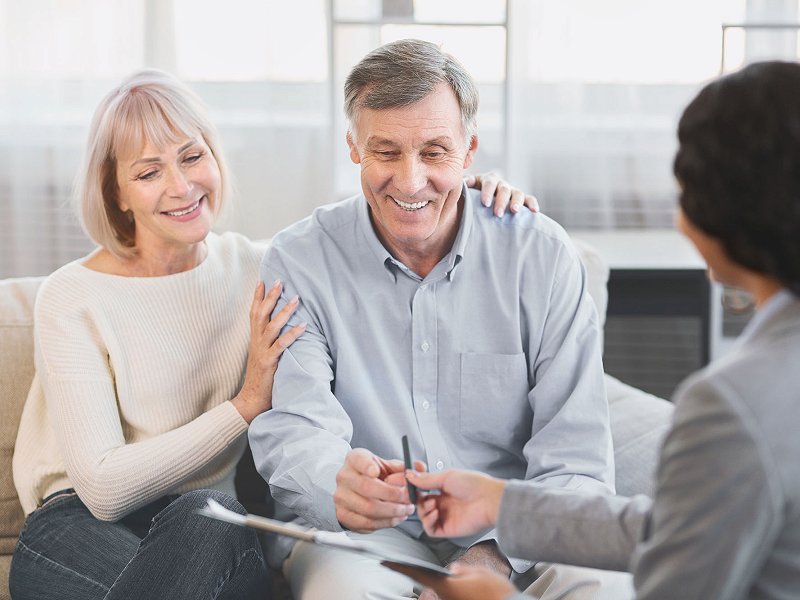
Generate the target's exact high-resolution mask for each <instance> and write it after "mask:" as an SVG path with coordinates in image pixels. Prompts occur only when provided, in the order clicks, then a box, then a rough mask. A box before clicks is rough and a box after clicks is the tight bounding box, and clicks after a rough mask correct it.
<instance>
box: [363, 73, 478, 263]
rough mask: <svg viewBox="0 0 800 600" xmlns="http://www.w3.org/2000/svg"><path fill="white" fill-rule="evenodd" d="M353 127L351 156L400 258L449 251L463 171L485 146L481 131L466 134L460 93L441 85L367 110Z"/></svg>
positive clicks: (382, 234) (376, 221)
mask: <svg viewBox="0 0 800 600" xmlns="http://www.w3.org/2000/svg"><path fill="white" fill-rule="evenodd" d="M353 129H354V131H353V135H348V144H349V146H350V158H351V159H352V161H353V162H354V163H356V164H359V165H360V166H361V187H362V189H363V192H364V196H365V197H366V199H367V202H368V203H369V207H370V213H371V217H372V223H373V226H374V227H375V231H376V233H377V234H378V237H379V238H380V239H381V241H382V242H383V244H384V245H385V246H386V248H387V249H388V250H389V251H390V252H392V253H393V254H395V256H398V255H399V256H402V255H404V254H407V253H412V254H420V253H422V252H427V251H429V252H433V253H437V254H439V253H441V255H442V256H443V255H444V253H446V252H447V251H449V245H448V242H447V241H448V240H450V243H452V238H453V236H454V235H455V232H456V231H457V230H458V199H459V197H460V195H461V188H462V180H463V176H464V170H465V169H466V168H467V167H469V165H470V164H471V163H472V158H473V155H474V153H475V150H476V148H477V145H478V141H477V137H474V136H473V138H472V139H471V140H469V141H467V140H466V139H465V133H464V128H463V126H462V121H461V111H460V108H459V105H458V100H457V99H456V96H455V94H454V93H453V91H452V90H451V89H450V87H449V86H448V85H446V84H440V85H438V86H437V87H436V88H435V89H434V90H433V91H432V92H431V93H430V94H428V96H426V97H425V98H423V99H422V100H420V101H419V102H417V103H415V104H412V105H410V106H404V107H399V108H390V109H382V110H373V109H368V108H361V109H360V111H359V112H358V114H357V116H356V122H355V123H354V124H353ZM442 250H444V253H442ZM438 258H441V256H438V257H437V260H438Z"/></svg>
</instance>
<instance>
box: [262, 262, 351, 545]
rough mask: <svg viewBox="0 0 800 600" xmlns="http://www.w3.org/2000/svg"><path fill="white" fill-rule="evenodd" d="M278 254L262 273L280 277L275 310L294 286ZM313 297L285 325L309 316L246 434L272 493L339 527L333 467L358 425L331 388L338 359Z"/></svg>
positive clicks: (319, 523)
mask: <svg viewBox="0 0 800 600" xmlns="http://www.w3.org/2000/svg"><path fill="white" fill-rule="evenodd" d="M276 254H277V251H275V250H274V249H270V251H269V252H268V253H267V256H266V257H265V260H264V265H263V266H262V279H264V281H267V282H271V281H274V280H275V279H280V280H281V281H282V282H283V286H284V292H283V295H282V298H281V302H280V305H279V306H277V307H276V309H275V310H276V311H278V310H280V308H281V306H282V305H283V304H284V303H285V301H286V299H287V298H290V297H292V296H293V295H295V294H296V293H297V291H296V289H295V285H294V283H293V281H292V279H291V277H290V276H289V275H287V274H286V273H285V271H286V269H283V268H282V267H281V266H280V258H279V257H278V256H276ZM308 302H309V299H308V298H305V297H304V298H303V299H301V302H300V305H299V307H298V310H297V312H296V313H295V314H294V315H293V316H292V318H291V320H290V321H289V323H288V324H287V327H292V326H294V325H296V324H297V323H300V322H303V321H305V322H306V323H307V327H306V331H305V332H304V333H303V335H302V336H300V338H299V339H297V340H296V341H295V342H294V343H293V344H292V345H291V346H290V347H289V348H288V349H287V350H286V351H285V352H284V353H283V355H282V356H281V360H280V362H279V364H278V370H277V371H276V373H275V380H274V383H273V392H272V398H273V404H272V409H271V410H269V411H267V412H265V413H262V414H261V415H259V416H258V417H256V418H255V419H254V420H253V422H252V423H251V424H250V429H249V434H248V435H249V439H250V447H251V449H252V452H253V459H254V461H255V465H256V468H257V469H258V471H259V473H261V475H262V477H264V479H266V480H267V482H268V483H269V486H270V491H271V492H272V496H273V498H275V500H276V501H277V502H280V503H281V504H283V505H284V506H286V507H287V508H289V509H290V510H291V511H292V512H293V513H295V514H296V515H298V516H300V517H302V518H303V519H304V520H305V521H306V522H308V523H309V524H311V525H313V526H314V527H317V528H319V529H324V530H326V531H341V530H342V527H341V525H340V524H339V521H338V519H337V518H336V508H335V506H334V503H333V493H334V491H335V490H336V474H337V473H338V471H339V469H340V468H341V467H342V465H343V464H344V459H345V455H346V454H347V452H348V451H349V450H350V440H351V439H352V435H353V425H352V422H351V420H350V418H349V417H348V415H347V413H346V412H345V410H344V408H343V407H342V405H341V404H340V403H339V401H338V400H337V399H336V397H335V396H334V394H333V391H332V387H331V386H332V382H333V378H334V371H333V359H332V357H331V353H330V350H329V347H328V344H327V341H326V339H325V336H324V334H323V333H322V331H321V328H320V326H319V323H318V322H317V320H316V319H315V318H314V315H313V311H310V310H309V309H308Z"/></svg>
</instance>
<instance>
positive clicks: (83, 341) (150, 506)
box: [10, 71, 535, 600]
mask: <svg viewBox="0 0 800 600" xmlns="http://www.w3.org/2000/svg"><path fill="white" fill-rule="evenodd" d="M475 183H476V185H478V186H480V185H481V179H480V177H478V180H477V182H475ZM487 183H488V185H487ZM483 184H484V186H483V187H484V190H483V191H484V196H486V197H487V198H489V197H491V195H492V194H493V193H494V191H495V189H497V190H498V193H497V195H496V198H495V199H496V204H495V208H496V210H498V211H500V212H502V210H503V209H504V208H505V207H506V206H507V205H508V203H509V202H510V203H511V210H512V211H516V210H519V208H520V207H521V206H522V205H523V204H527V205H529V206H535V199H533V198H532V197H524V196H523V195H522V194H521V193H520V192H519V191H518V190H512V189H511V188H509V187H508V186H507V185H506V184H505V183H503V182H498V181H497V180H496V178H493V177H489V178H485V177H484V181H483ZM229 195H230V191H229V189H228V174H227V170H226V166H225V161H224V159H223V156H222V152H221V149H220V146H219V142H218V139H217V133H216V130H215V128H214V126H213V125H212V123H211V122H210V121H209V119H208V117H207V115H206V111H205V108H204V107H203V105H202V103H201V102H200V101H199V99H198V98H197V97H196V96H195V95H194V94H193V93H192V92H191V91H190V90H189V89H188V88H186V87H185V86H184V85H182V84H181V83H180V82H179V81H177V80H176V79H175V78H173V77H171V76H169V75H167V74H165V73H161V72H157V71H143V72H140V73H137V74H134V75H133V76H131V77H130V78H129V79H127V80H126V81H125V82H123V84H122V85H121V86H120V87H118V88H116V89H114V90H113V91H111V92H110V93H109V94H108V95H107V96H106V98H105V99H104V100H103V101H102V102H101V104H100V106H99V107H98V109H97V111H96V113H95V116H94V119H93V122H92V125H91V130H90V134H89V145H88V148H87V153H86V160H85V166H84V170H83V174H82V185H81V186H80V190H79V193H78V195H77V200H78V203H77V204H78V206H77V210H78V215H79V217H80V219H81V222H82V224H83V226H84V229H85V230H86V232H87V233H88V235H89V236H90V237H91V238H92V239H93V240H94V241H95V242H96V243H97V244H98V245H99V248H98V249H97V250H96V251H95V252H93V253H91V254H90V255H88V256H86V257H84V258H82V259H80V260H77V261H75V262H73V263H70V264H68V265H66V266H64V267H62V268H61V269H59V270H58V271H56V272H55V273H53V275H52V276H51V277H50V278H49V279H48V280H47V282H46V283H45V284H43V286H42V288H41V291H40V293H39V297H38V300H37V306H36V316H35V320H36V325H35V330H36V331H35V339H36V376H35V379H34V383H33V386H32V389H31V391H30V395H29V397H28V401H27V403H26V405H25V410H24V413H23V416H22V421H21V425H20V430H19V436H18V440H17V444H16V452H15V455H14V481H15V484H16V487H17V490H18V493H19V496H20V500H21V503H22V506H23V508H24V510H25V512H26V514H28V518H27V521H26V524H25V527H24V530H23V532H22V534H21V536H20V540H19V543H18V545H17V548H16V550H15V553H14V557H13V562H12V568H11V575H10V588H11V592H12V594H13V596H14V598H16V599H24V598H36V599H38V600H42V599H45V598H56V597H57V598H137V599H141V598H199V597H212V598H249V597H259V598H264V597H266V596H267V595H268V590H267V589H266V586H265V583H266V569H265V563H264V560H263V556H262V551H261V547H260V546H259V543H258V541H257V539H256V537H255V535H254V534H253V533H252V532H250V531H247V530H244V529H239V528H235V527H229V526H226V525H222V524H216V523H214V522H212V521H209V520H208V519H203V518H200V517H198V516H196V515H195V510H196V509H197V508H198V507H199V506H202V505H204V504H205V500H206V498H209V497H213V498H214V499H216V500H217V501H219V502H221V503H222V504H224V505H226V506H228V507H229V508H231V509H233V510H238V511H242V510H243V509H242V507H241V506H240V505H239V503H238V502H237V501H236V500H235V490H234V475H235V470H236V465H237V463H238V462H239V459H240V457H241V456H242V453H243V451H244V449H245V446H246V444H247V439H246V436H245V435H244V434H245V432H246V430H247V427H248V424H249V423H250V421H252V420H253V419H254V418H255V417H256V415H258V414H259V413H261V412H263V411H265V410H268V409H269V408H270V407H271V388H272V378H273V374H274V372H275V367H276V365H277V361H278V358H279V357H280V354H281V352H282V351H283V349H284V348H286V347H287V346H288V345H289V344H291V343H292V342H293V341H294V340H295V339H296V338H297V337H298V336H299V335H301V334H302V332H303V330H304V326H303V325H302V324H301V325H298V326H296V327H294V328H292V329H290V330H289V331H287V332H286V333H285V334H284V335H282V336H280V335H279V332H280V331H281V328H282V327H283V326H284V325H285V324H286V322H287V320H288V318H289V316H290V315H291V314H292V313H293V312H294V309H295V307H296V306H297V302H298V300H297V298H295V299H293V300H292V301H290V302H289V304H288V305H287V307H286V308H285V309H283V310H281V311H280V312H278V313H277V314H276V315H274V316H273V318H272V319H270V315H271V313H272V312H273V310H274V308H275V303H276V300H277V298H278V297H279V295H280V293H281V283H280V282H279V281H276V282H274V284H272V285H271V286H270V287H269V289H265V286H264V285H263V284H262V283H259V277H258V271H259V265H260V262H261V257H262V254H263V252H262V249H261V248H259V247H258V246H257V245H255V244H253V243H252V242H250V241H249V240H247V239H246V238H244V237H243V236H241V235H237V234H234V233H226V234H223V235H217V234H214V233H212V232H211V228H212V226H213V225H214V222H215V220H216V218H217V215H218V214H219V212H220V210H221V208H222V206H223V205H224V204H225V203H226V202H227V201H228V199H229ZM248 315H249V318H248Z"/></svg>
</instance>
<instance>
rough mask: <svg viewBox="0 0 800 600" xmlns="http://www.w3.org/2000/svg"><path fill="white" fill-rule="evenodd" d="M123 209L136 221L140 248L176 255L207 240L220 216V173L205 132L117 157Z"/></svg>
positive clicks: (120, 203) (137, 245)
mask: <svg viewBox="0 0 800 600" xmlns="http://www.w3.org/2000/svg"><path fill="white" fill-rule="evenodd" d="M117 184H118V186H119V207H120V209H121V210H122V211H126V212H127V211H129V214H131V215H132V216H133V220H134V223H135V225H136V244H135V246H136V248H137V250H138V251H139V252H146V253H148V254H151V255H152V254H156V255H157V254H161V253H162V252H163V253H167V254H169V253H172V252H174V251H176V250H178V251H180V250H181V249H183V248H186V247H189V246H191V245H193V244H197V243H199V242H202V241H203V240H205V238H206V236H207V235H208V234H209V232H210V231H211V227H212V226H213V225H214V221H215V219H216V215H217V198H218V194H219V193H220V172H219V167H218V165H217V161H216V159H215V158H214V155H213V154H212V152H211V150H210V149H209V147H208V145H207V144H206V143H205V141H204V140H203V138H202V136H200V135H198V136H196V137H194V138H187V139H182V140H179V141H176V142H174V143H170V144H167V145H166V146H165V147H163V148H156V147H154V146H153V145H152V144H150V143H149V142H148V143H145V144H144V146H143V147H142V148H141V150H140V151H139V152H137V153H135V154H134V155H133V156H123V157H120V158H119V159H118V161H117Z"/></svg>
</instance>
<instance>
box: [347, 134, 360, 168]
mask: <svg viewBox="0 0 800 600" xmlns="http://www.w3.org/2000/svg"><path fill="white" fill-rule="evenodd" d="M347 145H348V146H350V160H352V161H353V163H354V164H356V165H358V164H361V155H360V154H359V153H358V147H357V146H356V142H355V140H354V139H353V134H352V133H351V132H350V130H349V129H348V130H347Z"/></svg>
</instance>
